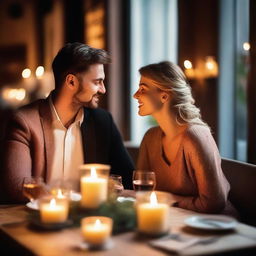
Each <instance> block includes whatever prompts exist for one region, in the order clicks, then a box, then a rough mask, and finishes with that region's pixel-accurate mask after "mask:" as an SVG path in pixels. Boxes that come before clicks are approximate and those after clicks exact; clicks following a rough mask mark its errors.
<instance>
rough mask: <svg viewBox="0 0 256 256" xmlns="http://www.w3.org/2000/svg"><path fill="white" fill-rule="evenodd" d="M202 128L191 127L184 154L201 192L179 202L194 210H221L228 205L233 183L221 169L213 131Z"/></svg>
mask: <svg viewBox="0 0 256 256" xmlns="http://www.w3.org/2000/svg"><path fill="white" fill-rule="evenodd" d="M203 129H204V130H201V129H200V130H199V131H197V130H195V129H194V130H192V131H191V132H190V134H189V136H188V138H186V142H185V143H186V145H185V148H186V153H185V155H186V156H185V157H186V161H187V162H188V165H189V172H190V175H191V176H192V177H193V178H192V179H193V180H194V182H195V183H196V186H197V188H198V195H197V196H194V197H183V198H182V199H181V200H180V201H179V202H178V205H179V207H181V208H185V209H189V210H193V211H198V212H205V213H218V212H220V211H221V210H223V209H224V207H225V205H226V202H227V196H228V192H229V188H230V186H229V184H228V182H227V180H226V178H225V176H224V174H223V172H222V169H221V157H220V155H219V151H218V149H217V146H216V144H215V141H214V139H213V137H212V135H211V133H210V131H208V130H207V129H206V128H203Z"/></svg>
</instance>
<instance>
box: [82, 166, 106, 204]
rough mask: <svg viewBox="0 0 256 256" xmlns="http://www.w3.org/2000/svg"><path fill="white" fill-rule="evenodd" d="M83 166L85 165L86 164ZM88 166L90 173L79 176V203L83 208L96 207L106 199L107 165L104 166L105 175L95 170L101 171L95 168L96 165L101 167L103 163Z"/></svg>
mask: <svg viewBox="0 0 256 256" xmlns="http://www.w3.org/2000/svg"><path fill="white" fill-rule="evenodd" d="M83 166H85V167H86V165H83ZM88 166H89V167H90V173H87V175H86V174H85V175H84V176H82V177H81V194H82V200H81V205H82V206H83V207H85V208H97V207H99V205H100V204H101V203H103V202H104V201H106V200H107V192H108V172H109V166H106V167H107V168H106V169H105V171H106V173H105V175H101V176H99V175H98V173H97V171H99V172H100V171H101V170H98V169H97V166H98V167H100V168H102V166H103V167H104V165H95V166H94V165H88ZM103 170H104V168H103ZM88 174H90V175H88Z"/></svg>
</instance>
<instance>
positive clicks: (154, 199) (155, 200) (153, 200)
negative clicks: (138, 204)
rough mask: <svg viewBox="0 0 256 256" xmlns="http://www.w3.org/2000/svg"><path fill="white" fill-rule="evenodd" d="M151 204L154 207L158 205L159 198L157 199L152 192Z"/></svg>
mask: <svg viewBox="0 0 256 256" xmlns="http://www.w3.org/2000/svg"><path fill="white" fill-rule="evenodd" d="M150 204H152V205H156V204H157V197H156V193H155V192H152V193H151V195H150Z"/></svg>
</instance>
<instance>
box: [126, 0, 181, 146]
mask: <svg viewBox="0 0 256 256" xmlns="http://www.w3.org/2000/svg"><path fill="white" fill-rule="evenodd" d="M176 31H177V2H176V0H131V140H132V141H133V142H134V143H136V144H139V143H140V141H141V139H142V137H143V135H144V133H145V132H146V130H148V128H149V127H150V126H152V125H155V122H154V120H153V119H152V118H150V117H148V116H147V117H140V116H138V104H137V101H136V100H134V99H133V98H132V96H133V94H134V93H135V91H136V90H137V89H138V84H139V78H140V77H139V72H138V69H139V68H140V67H141V66H144V65H147V64H150V63H154V62H159V61H163V60H169V61H173V62H175V63H176V60H177V32H176Z"/></svg>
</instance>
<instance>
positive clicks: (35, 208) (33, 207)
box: [26, 200, 39, 210]
mask: <svg viewBox="0 0 256 256" xmlns="http://www.w3.org/2000/svg"><path fill="white" fill-rule="evenodd" d="M26 206H27V207H28V208H30V209H32V210H39V205H38V201H37V200H35V201H34V202H33V203H32V202H28V203H26Z"/></svg>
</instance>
